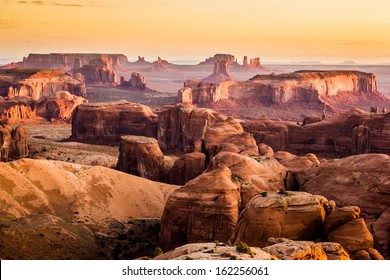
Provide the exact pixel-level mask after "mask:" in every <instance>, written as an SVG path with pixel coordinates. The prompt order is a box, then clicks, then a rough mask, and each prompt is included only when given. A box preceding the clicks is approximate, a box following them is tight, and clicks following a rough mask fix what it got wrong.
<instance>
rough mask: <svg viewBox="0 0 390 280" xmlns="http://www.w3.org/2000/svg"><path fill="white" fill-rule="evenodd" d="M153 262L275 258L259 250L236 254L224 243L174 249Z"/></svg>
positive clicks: (254, 249) (231, 247) (189, 245)
mask: <svg viewBox="0 0 390 280" xmlns="http://www.w3.org/2000/svg"><path fill="white" fill-rule="evenodd" d="M154 259H155V260H275V259H277V258H276V257H274V256H272V255H271V254H269V253H267V252H265V251H263V250H261V249H260V248H254V247H251V248H250V252H248V253H239V252H237V248H236V246H229V245H227V244H225V243H221V242H215V243H193V244H186V245H183V246H181V247H178V248H175V249H174V250H173V251H170V252H167V253H165V254H163V255H160V256H158V257H156V258H154Z"/></svg>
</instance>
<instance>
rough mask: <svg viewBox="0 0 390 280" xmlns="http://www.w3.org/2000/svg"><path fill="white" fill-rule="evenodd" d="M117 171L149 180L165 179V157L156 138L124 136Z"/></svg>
mask: <svg viewBox="0 0 390 280" xmlns="http://www.w3.org/2000/svg"><path fill="white" fill-rule="evenodd" d="M117 169H118V170H120V171H123V172H126V173H130V174H133V175H136V176H140V177H143V178H146V179H149V180H153V181H159V182H161V181H162V180H163V177H164V155H163V153H162V152H161V150H160V147H159V146H158V142H157V140H156V139H154V138H150V137H144V136H134V135H130V136H122V137H121V144H120V147H119V158H118V163H117Z"/></svg>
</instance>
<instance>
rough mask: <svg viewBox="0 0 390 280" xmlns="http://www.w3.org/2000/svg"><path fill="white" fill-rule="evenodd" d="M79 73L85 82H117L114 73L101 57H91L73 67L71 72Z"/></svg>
mask: <svg viewBox="0 0 390 280" xmlns="http://www.w3.org/2000/svg"><path fill="white" fill-rule="evenodd" d="M77 73H81V74H82V75H83V76H84V77H85V81H86V83H87V84H111V85H114V84H116V82H117V78H116V73H115V72H114V70H112V69H111V68H109V67H108V65H107V62H105V61H104V60H103V59H93V60H91V61H90V62H89V63H88V64H86V65H84V66H82V67H81V68H75V69H73V74H77Z"/></svg>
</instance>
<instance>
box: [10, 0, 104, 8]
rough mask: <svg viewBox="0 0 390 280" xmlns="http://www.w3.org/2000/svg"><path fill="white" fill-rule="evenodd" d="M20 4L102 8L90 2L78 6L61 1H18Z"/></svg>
mask: <svg viewBox="0 0 390 280" xmlns="http://www.w3.org/2000/svg"><path fill="white" fill-rule="evenodd" d="M17 3H18V4H34V5H41V6H57V7H76V8H81V7H102V5H101V4H99V2H98V1H89V2H88V3H87V4H78V3H67V2H61V1H38V0H35V1H24V0H21V1H18V2H17Z"/></svg>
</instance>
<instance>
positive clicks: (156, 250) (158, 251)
mask: <svg viewBox="0 0 390 280" xmlns="http://www.w3.org/2000/svg"><path fill="white" fill-rule="evenodd" d="M163 253H164V252H163V250H161V248H160V247H156V248H154V250H153V251H152V252H151V253H150V254H149V256H148V257H149V258H151V259H153V258H155V257H157V256H160V255H162V254H163Z"/></svg>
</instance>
